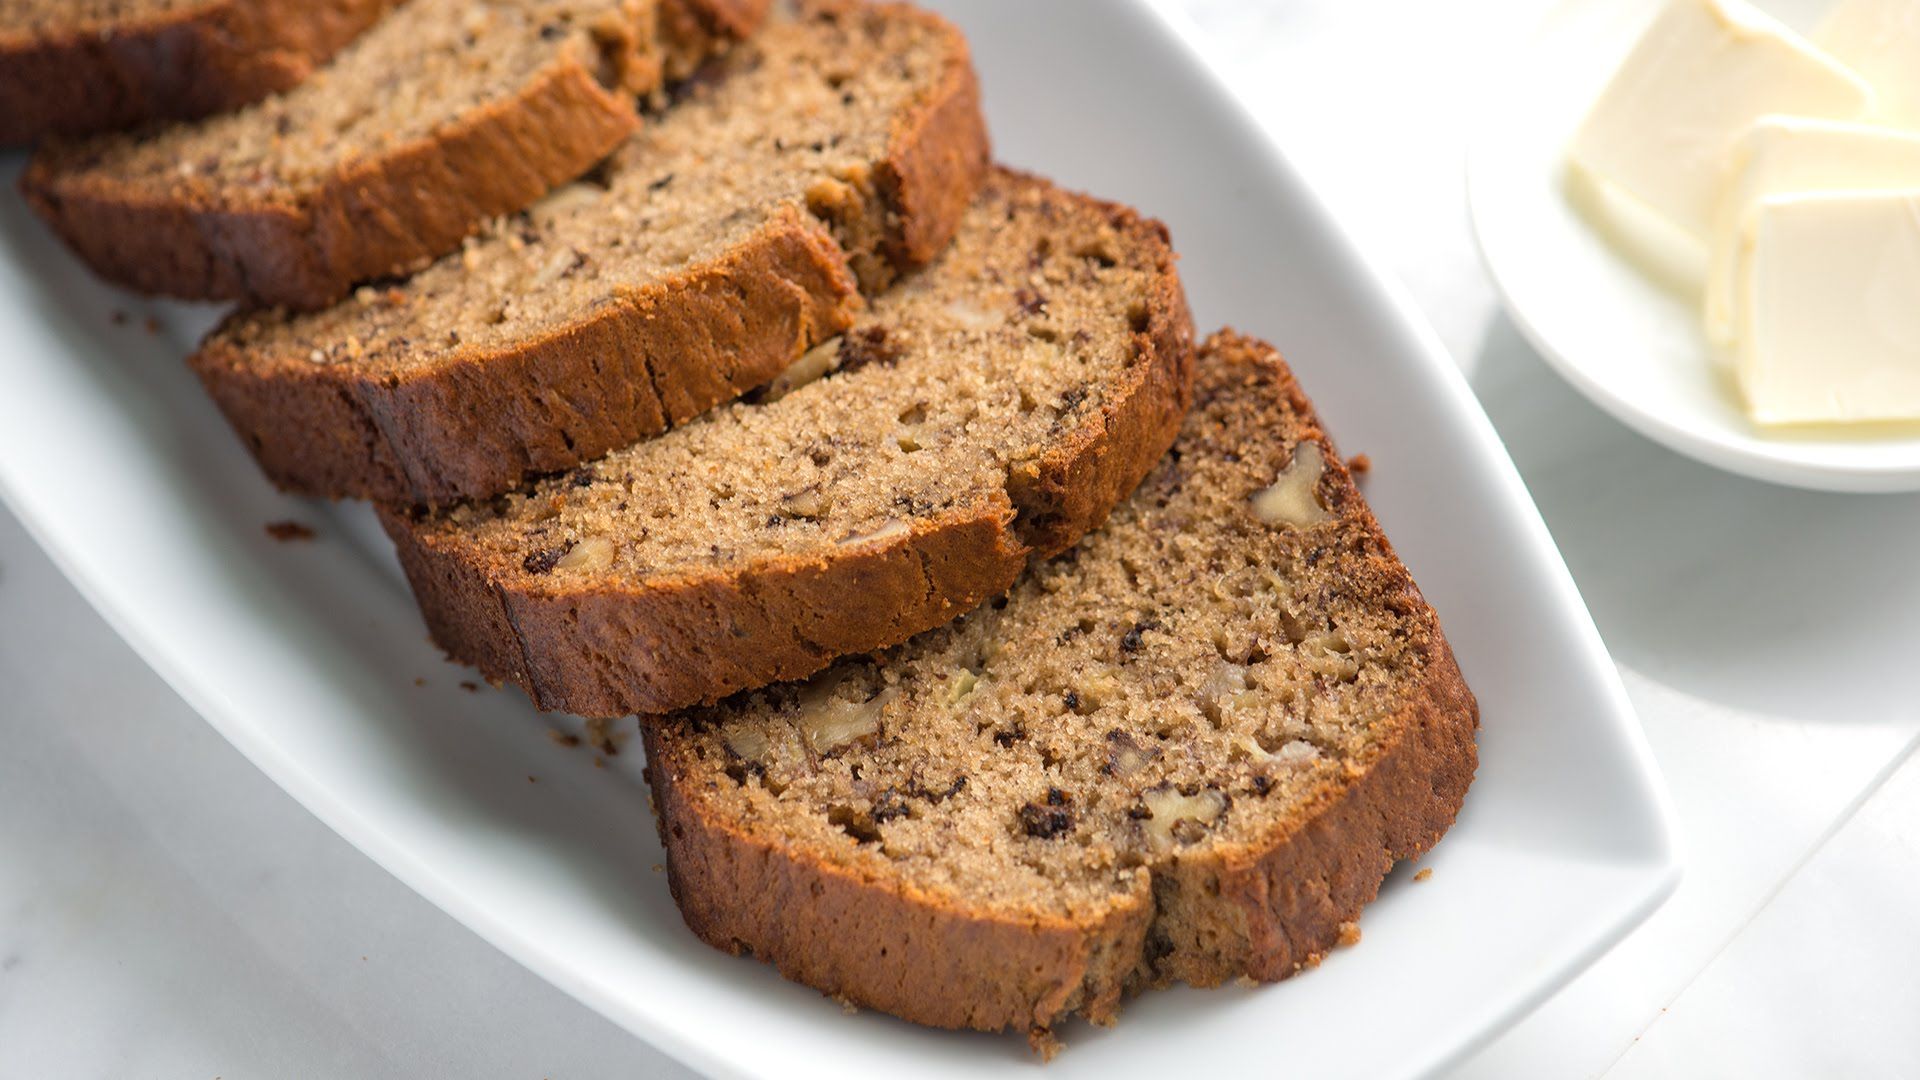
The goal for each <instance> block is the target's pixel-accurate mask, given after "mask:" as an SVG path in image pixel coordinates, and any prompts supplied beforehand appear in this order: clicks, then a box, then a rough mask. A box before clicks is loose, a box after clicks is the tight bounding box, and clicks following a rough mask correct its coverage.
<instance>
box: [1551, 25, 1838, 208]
mask: <svg viewBox="0 0 1920 1080" xmlns="http://www.w3.org/2000/svg"><path fill="white" fill-rule="evenodd" d="M1873 104H1874V99H1873V91H1872V90H1870V89H1869V88H1868V86H1867V84H1866V83H1865V82H1863V81H1862V80H1861V79H1860V78H1859V77H1857V76H1855V75H1853V74H1852V73H1850V72H1848V71H1847V70H1846V69H1845V68H1843V67H1841V66H1840V65H1839V64H1838V63H1836V62H1835V61H1834V60H1833V59H1832V58H1831V57H1829V56H1827V55H1826V54H1824V53H1822V52H1820V51H1819V50H1817V49H1815V48H1814V47H1813V46H1812V45H1810V44H1809V43H1807V42H1806V41H1805V40H1803V39H1802V38H1800V37H1799V36H1798V35H1796V34H1794V33H1793V31H1791V30H1789V29H1787V27H1785V26H1784V25H1782V24H1781V23H1779V22H1777V21H1775V20H1774V19H1771V18H1769V17H1767V16H1766V15H1764V14H1762V13H1761V12H1760V11H1758V10H1757V9H1755V8H1754V7H1753V6H1752V5H1751V4H1748V3H1745V2H1743V0H1672V2H1670V3H1669V4H1668V5H1667V6H1666V8H1665V9H1664V10H1663V11H1662V12H1661V13H1660V15H1659V16H1658V17H1657V18H1656V19H1655V20H1654V22H1653V25H1652V26H1651V27H1649V28H1648V30H1647V31H1646V33H1645V35H1644V36H1642V37H1641V39H1640V42H1639V44H1638V45H1636V46H1635V47H1634V50H1633V52H1632V54H1631V55H1629V56H1628V57H1627V60H1626V62H1625V63H1624V64H1623V65H1622V66H1621V68H1620V70H1619V72H1618V73H1616V74H1615V75H1614V77H1613V81H1612V82H1611V83H1610V84H1609V85H1608V86H1607V89H1606V91H1605V92H1604V93H1603V94H1602V95H1601V96H1600V100H1599V102H1598V103H1597V104H1596V105H1595V106H1594V108H1593V111H1592V112H1591V113H1590V114H1589V115H1588V116H1587V119H1586V121H1585V123H1584V124H1582V126H1581V128H1580V131H1579V132H1578V134H1577V135H1576V136H1575V138H1574V142H1573V146H1572V148H1571V151H1570V156H1571V158H1572V160H1573V163H1574V164H1575V165H1576V166H1577V167H1578V168H1580V169H1581V170H1583V171H1585V172H1586V173H1588V174H1590V175H1591V176H1593V177H1596V178H1598V179H1600V180H1602V181H1605V182H1608V183H1611V184H1614V185H1616V186H1618V187H1619V188H1621V189H1622V190H1624V191H1626V192H1627V193H1628V194H1630V195H1632V196H1633V197H1634V198H1636V199H1638V200H1640V201H1641V202H1643V203H1645V204H1646V205H1647V206H1648V207H1649V208H1651V209H1652V210H1653V211H1654V212H1656V213H1658V214H1659V215H1660V216H1662V217H1664V218H1666V219H1667V220H1669V221H1670V222H1672V223H1673V224H1674V225H1676V226H1678V227H1680V228H1681V229H1683V230H1685V231H1686V232H1688V233H1691V234H1692V235H1693V236H1695V237H1696V238H1698V239H1699V240H1700V241H1701V242H1703V243H1704V242H1706V241H1707V240H1708V238H1709V236H1710V235H1711V232H1712V227H1713V219H1714V207H1715V205H1716V204H1717V202H1718V201H1719V197H1720V194H1721V190H1722V188H1723V186H1724V183H1725V176H1726V163H1727V157H1728V154H1729V153H1730V152H1731V150H1732V146H1733V143H1734V141H1735V140H1736V139H1737V138H1738V137H1739V136H1740V134H1741V133H1743V132H1744V131H1746V130H1747V129H1748V128H1749V127H1751V126H1752V125H1753V123H1754V121H1755V120H1757V119H1759V118H1760V117H1762V116H1766V115H1769V114H1773V113H1792V114H1795V115H1799V116H1810V117H1819V118H1825V119H1834V120H1858V119H1862V118H1864V117H1865V116H1867V114H1868V113H1869V112H1870V111H1871V110H1872V107H1873Z"/></svg>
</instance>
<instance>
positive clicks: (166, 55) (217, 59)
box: [0, 0, 397, 146]
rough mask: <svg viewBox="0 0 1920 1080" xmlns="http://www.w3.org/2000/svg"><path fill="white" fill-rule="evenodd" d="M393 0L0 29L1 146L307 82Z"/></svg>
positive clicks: (178, 115)
mask: <svg viewBox="0 0 1920 1080" xmlns="http://www.w3.org/2000/svg"><path fill="white" fill-rule="evenodd" d="M396 2H397V0H210V2H208V3H204V4H200V5H196V6H190V7H185V8H179V9H175V10H172V11H165V12H157V13H154V14H152V15H149V16H147V17H145V18H132V19H127V20H124V21H119V22H114V23H108V24H104V25H102V24H86V25H77V26H74V27H72V28H70V29H67V30H64V31H61V32H55V33H43V34H32V33H26V32H13V31H9V30H8V29H6V28H3V27H0V146H14V145H24V144H26V143H29V142H32V141H33V140H35V139H38V138H40V137H42V136H47V135H87V134H92V133H95V132H101V131H111V130H115V129H118V128H127V127H133V126H135V125H138V124H142V123H147V122H150V121H155V120H181V119H190V118H193V117H198V116H205V115H207V114H209V113H214V112H220V111H223V110H226V109H232V108H236V107H238V106H240V105H245V104H247V103H249V102H252V101H257V100H259V99H260V98H263V97H265V96H267V95H268V94H270V93H273V92H275V91H278V90H285V89H287V88H288V87H290V86H293V85H295V84H296V83H299V82H301V81H302V80H304V79H305V78H306V77H307V76H308V75H309V74H311V73H312V71H313V69H314V68H315V67H317V66H318V65H320V64H321V63H323V62H324V61H325V60H326V59H327V58H328V57H330V56H332V55H333V54H334V53H335V52H337V51H339V49H340V48H341V46H343V45H345V44H346V43H347V42H349V41H352V40H353V38H354V37H355V36H356V35H358V34H359V33H360V31H362V30H364V29H366V28H367V27H368V26H370V25H372V23H373V22H374V20H375V19H378V18H379V17H380V16H381V14H383V13H384V12H385V11H386V10H387V9H388V8H390V7H392V6H393V5H394V4H395V3H396Z"/></svg>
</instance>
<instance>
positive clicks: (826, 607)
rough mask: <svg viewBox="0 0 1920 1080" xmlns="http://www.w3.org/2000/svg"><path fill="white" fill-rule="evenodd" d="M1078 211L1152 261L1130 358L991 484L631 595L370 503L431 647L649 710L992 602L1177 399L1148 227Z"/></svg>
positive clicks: (551, 702)
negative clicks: (886, 533) (936, 510)
mask: <svg viewBox="0 0 1920 1080" xmlns="http://www.w3.org/2000/svg"><path fill="white" fill-rule="evenodd" d="M1089 201H1090V202H1094V203H1095V205H1098V206H1100V207H1102V208H1103V211H1104V212H1105V213H1106V214H1108V215H1109V217H1110V218H1111V220H1113V221H1114V223H1115V225H1116V227H1118V228H1120V229H1121V230H1122V231H1124V232H1126V233H1128V234H1130V235H1131V236H1132V237H1133V238H1134V239H1135V240H1136V241H1137V242H1139V243H1142V244H1145V245H1150V247H1151V248H1152V249H1153V250H1156V251H1157V252H1158V255H1157V259H1158V266H1157V273H1156V274H1155V280H1154V283H1153V284H1152V286H1151V287H1150V289H1149V290H1148V293H1147V296H1146V298H1145V301H1144V304H1145V309H1146V310H1145V311H1144V313H1143V315H1142V318H1141V320H1140V324H1141V325H1140V328H1139V329H1137V330H1136V331H1135V332H1134V333H1133V335H1132V337H1131V343H1130V350H1131V355H1132V362H1131V364H1130V365H1129V366H1128V367H1127V368H1126V369H1125V370H1124V371H1123V373H1122V375H1121V378H1120V380H1119V381H1118V382H1117V383H1116V384H1115V385H1112V386H1110V387H1108V388H1107V391H1106V397H1105V398H1104V399H1103V405H1102V408H1101V409H1100V410H1099V411H1097V412H1094V413H1092V414H1090V415H1088V416H1087V417H1086V418H1085V419H1084V420H1082V421H1081V422H1080V424H1079V425H1078V426H1077V427H1076V428H1075V429H1074V430H1072V431H1070V432H1067V433H1065V434H1064V436H1063V437H1062V438H1061V439H1060V441H1059V442H1058V443H1057V444H1056V445H1055V446H1053V447H1052V448H1051V449H1050V450H1049V451H1048V452H1047V453H1046V454H1045V455H1043V456H1042V457H1040V458H1039V459H1038V460H1036V461H1034V462H1031V463H1028V464H1026V465H1023V466H1020V467H1017V468H1015V469H1012V470H1010V471H1009V475H1008V478H1007V487H1006V488H1005V489H1003V490H1001V491H999V492H994V493H992V495H990V496H989V497H986V498H982V499H979V500H977V501H976V502H974V503H972V504H970V505H963V506H960V507H956V508H955V509H953V510H951V511H948V512H947V513H945V514H943V515H941V516H938V517H933V518H924V519H919V520H916V521H914V522H913V523H911V526H910V532H909V533H908V534H907V535H905V536H902V537H900V538H898V539H897V540H892V541H889V542H886V543H884V544H881V545H878V546H876V547H873V548H868V549H865V550H860V549H855V550H853V551H850V552H838V551H837V552H835V553H834V554H833V555H832V556H831V557H828V556H811V557H805V558H803V557H798V556H795V557H784V558H780V559H774V560H769V561H767V562H766V563H763V564H760V565H758V566H755V567H753V568H751V569H748V570H742V571H740V572H737V573H733V574H720V573H712V574H704V575H688V576H685V577H680V578H674V579H668V580H656V581H652V582H648V583H646V584H645V585H642V586H621V585H603V586H595V585H573V586H569V585H567V584H565V583H556V582H554V581H553V580H552V579H547V578H539V579H529V578H528V577H527V576H526V575H524V574H514V573H510V572H509V573H500V572H498V571H497V569H496V568H495V567H493V566H491V565H489V564H488V563H486V562H485V561H484V560H483V558H482V557H481V556H479V555H477V554H476V553H475V552H473V551H471V550H470V549H469V548H468V547H467V546H466V545H464V544H459V543H449V542H447V541H446V540H445V539H444V538H443V536H442V534H440V533H438V532H437V531H436V530H434V529H433V528H431V527H430V526H424V525H421V524H419V523H418V522H416V520H415V518H414V515H412V514H411V513H409V512H408V511H406V510H405V509H401V508H396V507H393V506H386V507H384V508H383V509H382V510H381V521H382V522H383V524H385V526H386V528H387V532H388V534H389V535H390V536H392V537H393V540H394V544H395V547H396V548H397V549H398V552H399V555H400V562H401V565H402V566H403V567H405V569H406V572H407V577H408V580H410V581H411V582H412V583H413V588H414V595H415V598H416V599H417V600H418V601H419V602H420V609H421V611H422V613H423V614H424V615H425V617H426V621H427V626H428V628H429V630H430V631H431V632H432V634H433V638H434V640H435V641H436V642H438V643H439V645H440V647H441V648H443V649H445V650H446V651H447V652H448V654H449V655H450V656H452V657H453V658H455V659H457V660H460V661H463V662H466V663H471V664H473V665H474V666H476V667H478V668H479V669H480V671H481V672H482V673H483V674H484V675H486V676H487V677H488V678H489V679H493V680H495V681H511V682H515V683H518V684H520V685H521V686H523V687H525V688H526V690H527V692H528V694H529V695H530V696H531V697H532V698H533V701H534V704H536V705H537V706H539V707H540V708H542V709H557V710H562V711H566V712H572V713H578V714H580V715H584V716H624V715H627V714H630V713H663V712H668V711H671V710H673V709H679V708H684V707H686V706H689V705H694V704H700V703H711V702H715V701H718V700H720V699H721V698H723V697H726V696H727V695H729V694H732V693H735V692H737V691H740V690H744V689H748V688H751V687H757V686H764V685H766V684H768V683H771V682H777V681H780V680H783V679H796V678H801V677H803V676H806V675H810V674H812V673H814V672H816V671H819V670H820V669H822V668H824V667H826V666H827V664H828V663H830V662H831V661H832V660H833V659H834V658H835V657H838V656H844V655H847V654H850V653H859V652H867V651H870V650H873V649H879V648H884V647H886V646H889V645H893V644H897V643H899V642H901V641H905V640H906V639H907V638H909V637H912V636H913V635H914V634H917V633H920V632H921V631H923V630H928V629H931V628H932V627H935V626H939V625H941V624H942V623H945V622H948V621H951V620H952V619H953V618H954V617H955V616H957V615H959V614H960V613H961V612H963V611H966V610H967V609H969V608H971V607H973V606H974V605H975V604H978V603H980V602H981V601H983V600H985V599H987V598H988V597H991V596H993V595H995V594H997V593H999V592H1002V591H1004V590H1005V589H1006V588H1007V587H1008V586H1010V585H1011V584H1013V582H1014V580H1015V578H1017V577H1018V576H1019V574H1020V572H1021V570H1022V569H1024V568H1025V566H1026V565H1027V563H1028V561H1029V560H1030V559H1031V558H1033V557H1034V556H1035V555H1038V554H1046V553H1051V552H1054V551H1058V550H1061V549H1062V548H1064V547H1066V546H1068V545H1070V544H1072V543H1073V542H1074V541H1076V540H1078V539H1079V538H1080V537H1081V536H1083V535H1085V534H1086V533H1087V532H1088V531H1089V530H1090V529H1093V528H1095V527H1097V526H1098V525H1099V524H1100V523H1101V522H1102V521H1104V520H1105V519H1106V516H1107V514H1108V513H1109V512H1110V511H1111V510H1112V508H1113V506H1114V504H1115V503H1116V502H1118V501H1119V499H1120V498H1122V497H1124V495H1125V494H1126V493H1127V492H1129V491H1131V490H1132V489H1133V488H1134V486H1135V485H1136V484H1138V483H1139V481H1140V478H1141V477H1142V476H1144V475H1145V474H1146V472H1147V470H1148V469H1149V468H1151V467H1152V464H1153V462H1155V461H1157V460H1158V459H1159V458H1160V456H1161V455H1162V454H1163V453H1165V452H1166V449H1167V447H1168V446H1169V445H1171V444H1172V442H1173V439H1174V437H1175V435H1177V434H1178V432H1179V429H1180V422H1181V419H1182V417H1183V416H1184V415H1185V413H1186V408H1187V403H1188V401H1189V400H1190V398H1191V393H1192V373H1193V334H1192V321H1191V316H1190V315H1189V314H1188V311H1187V305H1186V299H1185V294H1184V292H1183V291H1182V289H1181V287H1180V283H1179V275H1178V273H1177V271H1176V270H1175V269H1174V259H1173V253H1172V251H1171V249H1170V248H1168V247H1167V244H1166V231H1165V228H1164V227H1163V226H1161V225H1160V224H1159V223H1158V222H1154V221H1149V220H1146V219H1142V218H1140V217H1139V216H1138V215H1137V214H1135V213H1134V212H1133V211H1132V210H1130V209H1127V208H1125V207H1120V206H1115V205H1112V204H1107V203H1098V202H1097V201H1094V200H1089ZM847 597H858V598H859V602H858V603H851V604H850V603H847V602H845V601H846V598H847Z"/></svg>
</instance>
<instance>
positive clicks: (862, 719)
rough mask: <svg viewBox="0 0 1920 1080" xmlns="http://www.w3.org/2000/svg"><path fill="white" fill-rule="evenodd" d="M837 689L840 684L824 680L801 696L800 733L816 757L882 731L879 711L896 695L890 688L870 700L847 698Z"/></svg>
mask: <svg viewBox="0 0 1920 1080" xmlns="http://www.w3.org/2000/svg"><path fill="white" fill-rule="evenodd" d="M836 690H837V684H834V683H823V684H820V685H817V686H813V687H809V688H808V689H807V690H806V691H805V692H803V693H802V694H801V695H800V717H799V720H798V723H799V725H800V736H801V738H803V739H805V740H806V741H807V748H808V749H809V750H812V751H813V753H814V755H815V756H816V757H825V756H827V755H828V754H831V753H833V752H834V751H836V750H839V749H842V748H844V747H847V746H851V745H853V744H854V743H857V742H864V741H866V740H869V739H872V738H873V737H874V736H876V735H878V734H880V714H881V712H882V711H884V710H885V709H886V705H887V702H888V701H890V700H892V699H893V694H894V692H893V690H891V689H888V690H884V691H882V692H881V693H880V694H879V695H878V696H876V697H874V698H872V699H871V700H869V701H848V700H846V699H845V698H842V697H840V696H839V695H838V694H837V693H836Z"/></svg>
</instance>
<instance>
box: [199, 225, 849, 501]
mask: <svg viewBox="0 0 1920 1080" xmlns="http://www.w3.org/2000/svg"><path fill="white" fill-rule="evenodd" d="M858 303H859V294H858V290H857V289H856V287H855V284H854V281H853V278H852V276H851V275H850V273H849V272H848V270H847V267H846V256H845V254H844V253H843V252H842V251H841V250H840V249H839V247H838V246H837V245H836V244H835V243H834V242H833V239H832V237H831V236H829V235H828V234H827V233H826V231H825V229H824V228H822V227H821V226H820V225H819V224H818V223H817V222H814V221H811V220H809V219H806V218H805V217H804V216H803V215H800V214H790V215H785V216H783V217H781V218H779V219H776V220H775V221H773V222H771V223H769V226H768V227H767V228H766V229H763V230H762V231H761V232H759V233H758V234H756V235H755V236H754V237H753V238H751V239H750V240H749V241H748V242H747V243H745V244H744V245H742V246H741V247H740V248H738V249H737V250H734V251H732V252H729V253H728V254H727V255H725V256H724V257H722V258H720V259H718V260H715V261H714V262H711V263H708V264H706V265H704V266H701V267H698V268H696V269H694V270H692V271H690V272H687V273H683V274H680V275H677V276H676V277H674V278H671V279H668V280H666V281H661V282H657V283H654V284H651V285H649V286H647V287H645V288H641V289H635V290H631V291H629V292H628V293H626V294H625V295H623V296H621V297H620V302H619V303H615V304H608V305H604V306H602V307H600V308H598V309H597V310H596V311H594V312H593V314H591V315H589V316H588V317H587V318H585V319H583V320H581V321H580V322H578V323H575V324H574V325H572V326H568V327H563V328H561V329H558V330H556V331H553V332H551V333H548V334H546V335H543V336H541V337H537V338H531V339H528V340H525V341H522V342H520V343H518V344H517V345H516V346H515V347H514V348H512V349H508V350H500V351H495V352H486V353H470V354H463V355H460V356H457V357H456V358H454V359H452V360H450V361H449V362H447V363H443V364H438V365H434V366H432V367H427V368H422V369H419V370H416V371H411V372H408V373H406V374H404V375H398V376H384V375H378V374H370V373H367V372H364V371H359V370H355V369H354V368H351V367H347V366H344V365H319V364H312V363H308V362H306V360H305V359H304V358H301V357H285V358H282V359H279V360H277V361H275V362H271V363H263V362H262V361H261V359H260V358H259V357H253V356H247V355H244V354H243V353H242V352H241V350H240V349H239V348H238V347H236V346H235V345H233V344H232V342H231V341H230V340H229V339H225V338H222V337H220V336H219V335H216V336H214V337H213V338H212V339H210V340H209V344H208V345H207V346H206V347H204V348H203V349H202V350H201V351H199V352H198V353H196V354H194V356H193V357H192V360H191V362H192V365H193V368H194V370H195V371H196V372H198V373H199V375H200V378H201V380H202V382H203V383H204V384H205V385H206V387H207V391H208V392H209V393H210V394H211V395H212V396H213V398H214V400H215V401H216V402H217V403H218V404H219V405H220V408H221V410H222V411H223V412H225V413H226V415H227V419H228V420H229V421H230V422H231V423H232V424H233V426H234V429H235V431H237V432H238V433H239V434H240V437H241V439H242V440H243V441H245V442H246V444H247V446H248V447H249V449H251V450H252V451H253V453H254V456H255V458H257V459H258V460H259V462H260V465H261V468H263V469H264V470H265V471H266V473H267V475H268V476H269V477H270V478H271V479H272V480H273V481H274V483H276V484H278V485H279V486H280V487H282V488H284V489H286V490H288V491H293V492H298V493H301V494H310V495H327V496H333V497H345V496H354V497H361V498H371V499H376V500H380V501H386V502H401V503H444V502H449V501H452V500H455V499H459V498H463V497H471V496H486V495H491V494H494V493H496V492H499V491H503V490H506V489H508V488H510V487H513V486H514V485H515V484H518V483H519V482H520V481H521V479H522V478H523V477H525V476H526V475H528V474H530V473H539V472H551V471H556V470H560V469H565V468H568V467H571V466H573V465H576V464H579V463H580V462H582V461H585V460H590V459H592V458H594V457H598V456H600V455H601V454H604V453H606V452H607V451H609V450H612V449H615V448H616V447H620V446H624V445H626V444H628V443H632V442H635V441H637V440H639V439H642V438H644V437H646V436H649V435H654V434H657V433H659V432H660V431H663V430H665V429H666V428H667V427H669V426H671V425H673V424H677V423H680V422H682V421H684V420H687V419H689V418H691V417H693V416H696V415H698V414H699V413H702V412H704V411H706V410H707V409H709V408H711V407H712V406H714V405H715V404H718V403H719V402H722V401H728V400H731V399H733V398H735V397H738V396H739V395H740V394H741V393H743V392H745V391H746V390H748V389H751V388H752V387H755V386H759V385H761V384H762V383H764V382H766V381H767V380H769V379H771V378H773V376H774V375H776V374H778V373H779V372H780V371H781V369H783V368H784V367H785V366H786V365H787V364H789V363H791V362H792V360H793V357H794V356H795V355H797V353H798V352H799V351H800V350H801V349H804V348H806V347H808V346H810V345H813V344H815V343H817V342H819V341H821V340H823V339H825V338H828V337H831V336H833V335H834V334H836V333H839V332H840V331H841V330H844V329H845V328H846V327H847V325H848V323H849V322H850V321H851V320H852V317H853V312H854V311H855V309H856V305H858Z"/></svg>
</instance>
